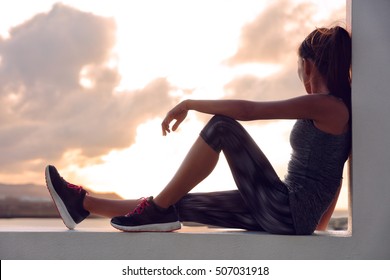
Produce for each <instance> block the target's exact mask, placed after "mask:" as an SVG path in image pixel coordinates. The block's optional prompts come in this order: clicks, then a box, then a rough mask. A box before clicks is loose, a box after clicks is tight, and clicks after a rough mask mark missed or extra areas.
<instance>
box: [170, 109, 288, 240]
mask: <svg viewBox="0 0 390 280" xmlns="http://www.w3.org/2000/svg"><path fill="white" fill-rule="evenodd" d="M200 136H201V137H202V138H203V139H204V140H205V142H206V143H207V144H208V145H209V146H210V147H211V148H212V149H213V150H215V151H216V152H217V153H220V152H221V151H223V153H224V154H225V157H226V159H227V161H228V164H229V167H230V169H231V172H232V174H233V177H234V180H235V182H236V185H237V188H238V190H232V191H221V192H209V193H190V194H187V195H186V196H184V197H183V198H182V199H181V200H180V201H179V202H178V203H177V204H176V208H177V210H178V213H179V217H180V220H181V221H183V222H184V221H187V222H198V223H203V224H208V225H214V226H220V227H229V228H241V229H247V230H256V231H267V232H270V233H276V234H295V229H294V225H293V220H292V216H291V212H290V207H289V199H288V191H287V188H286V186H285V185H284V183H283V182H282V181H281V180H280V179H279V177H278V175H277V174H276V172H275V170H274V169H273V167H272V166H271V164H270V163H269V161H268V159H267V158H266V156H265V155H264V154H263V152H262V151H261V150H260V148H259V147H258V146H257V145H256V143H255V142H254V141H253V139H252V138H251V137H250V135H249V134H248V133H247V132H246V130H245V129H244V128H243V127H242V126H241V125H240V124H239V123H238V122H237V121H235V120H233V119H230V118H228V117H224V116H214V117H213V118H212V119H211V120H210V121H209V123H208V124H207V125H206V126H205V128H204V129H203V130H202V131H201V133H200Z"/></svg>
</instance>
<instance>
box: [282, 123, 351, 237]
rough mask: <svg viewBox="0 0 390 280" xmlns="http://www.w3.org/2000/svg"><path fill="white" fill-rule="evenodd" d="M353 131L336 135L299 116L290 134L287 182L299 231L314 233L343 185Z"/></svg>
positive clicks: (292, 210) (297, 230) (293, 214)
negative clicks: (290, 150) (290, 149)
mask: <svg viewBox="0 0 390 280" xmlns="http://www.w3.org/2000/svg"><path fill="white" fill-rule="evenodd" d="M350 140H351V134H350V131H348V132H346V133H344V134H341V135H332V134H329V133H326V132H323V131H321V130H319V129H318V128H317V127H316V126H315V125H314V123H313V121H312V120H298V121H297V122H296V123H295V125H294V127H293V129H292V131H291V135H290V143H291V147H292V154H291V160H290V162H289V164H288V172H287V175H286V177H285V180H284V181H285V183H286V185H287V188H288V190H289V199H290V208H291V213H292V216H293V220H294V225H295V229H296V233H297V234H311V233H313V231H314V230H315V228H316V227H317V224H318V222H319V220H320V219H321V217H322V215H323V213H324V212H325V211H326V210H327V208H328V207H329V205H330V203H331V202H332V200H333V197H334V196H335V194H336V192H337V190H338V187H339V186H340V183H341V180H342V174H343V168H344V163H345V162H346V160H347V159H348V156H349V153H350V149H351V141H350Z"/></svg>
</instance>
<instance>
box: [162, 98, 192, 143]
mask: <svg viewBox="0 0 390 280" xmlns="http://www.w3.org/2000/svg"><path fill="white" fill-rule="evenodd" d="M187 113H188V108H187V103H186V101H182V102H180V103H179V104H177V105H176V106H175V107H174V108H173V109H172V110H170V111H169V112H168V113H167V115H166V116H165V118H164V120H163V122H162V123H161V127H162V133H163V135H164V136H165V135H167V132H168V133H170V132H171V130H170V128H169V126H170V124H171V122H172V121H173V120H176V122H175V123H174V124H173V126H172V131H175V130H176V129H177V128H178V127H179V125H180V124H181V123H182V122H183V121H184V119H185V118H186V117H187Z"/></svg>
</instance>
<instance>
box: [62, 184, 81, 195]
mask: <svg viewBox="0 0 390 280" xmlns="http://www.w3.org/2000/svg"><path fill="white" fill-rule="evenodd" d="M66 183H67V184H68V188H69V189H72V190H74V191H76V192H78V193H80V192H81V190H82V189H83V187H82V186H77V185H74V184H71V183H68V182H66Z"/></svg>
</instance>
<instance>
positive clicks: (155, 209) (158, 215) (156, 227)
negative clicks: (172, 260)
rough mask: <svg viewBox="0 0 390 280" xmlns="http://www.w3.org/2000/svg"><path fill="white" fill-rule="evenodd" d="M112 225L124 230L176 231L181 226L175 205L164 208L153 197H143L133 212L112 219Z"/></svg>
mask: <svg viewBox="0 0 390 280" xmlns="http://www.w3.org/2000/svg"><path fill="white" fill-rule="evenodd" d="M111 225H112V226H113V227H114V228H116V229H119V230H122V231H129V232H137V231H138V232H139V231H159V232H163V231H174V230H178V229H180V228H181V224H180V222H179V218H178V215H177V213H176V209H175V207H174V206H170V207H169V208H168V209H163V208H161V207H159V206H157V205H156V204H155V203H154V202H153V197H149V198H143V199H142V202H141V203H140V204H138V206H137V207H136V208H135V209H134V211H133V212H131V213H129V214H127V215H125V216H119V217H114V218H112V219H111Z"/></svg>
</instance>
